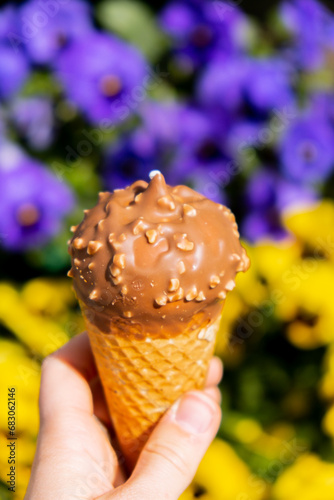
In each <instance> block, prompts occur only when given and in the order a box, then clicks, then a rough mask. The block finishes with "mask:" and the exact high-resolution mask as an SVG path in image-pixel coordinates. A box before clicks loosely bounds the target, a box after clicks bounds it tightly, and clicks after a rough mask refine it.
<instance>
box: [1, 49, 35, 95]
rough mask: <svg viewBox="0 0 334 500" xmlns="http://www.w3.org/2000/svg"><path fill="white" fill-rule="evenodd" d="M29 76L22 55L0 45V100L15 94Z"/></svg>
mask: <svg viewBox="0 0 334 500" xmlns="http://www.w3.org/2000/svg"><path fill="white" fill-rule="evenodd" d="M28 76H29V65H28V62H27V60H26V58H25V57H24V55H23V54H21V53H20V52H14V50H13V49H12V48H10V47H8V46H5V45H1V44H0V99H2V100H7V99H10V98H11V97H13V95H14V94H16V93H17V92H18V91H19V90H20V89H21V87H22V86H23V84H24V83H25V81H26V80H27V78H28Z"/></svg>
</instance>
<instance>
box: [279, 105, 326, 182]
mask: <svg viewBox="0 0 334 500" xmlns="http://www.w3.org/2000/svg"><path fill="white" fill-rule="evenodd" d="M278 152H279V156H280V161H281V166H282V170H283V172H284V174H285V175H286V176H287V178H289V179H291V180H294V181H299V182H311V183H312V182H323V181H325V180H326V179H327V178H328V177H329V175H330V174H331V173H332V172H333V168H334V129H333V126H332V125H331V124H330V123H329V122H328V120H327V119H326V118H324V117H323V116H320V115H319V114H317V113H316V114H314V115H312V114H308V115H305V116H300V117H299V118H297V119H295V120H294V121H293V122H292V123H291V125H290V126H289V127H288V128H287V129H286V131H285V133H284V134H283V136H282V138H281V141H280V143H279V145H278Z"/></svg>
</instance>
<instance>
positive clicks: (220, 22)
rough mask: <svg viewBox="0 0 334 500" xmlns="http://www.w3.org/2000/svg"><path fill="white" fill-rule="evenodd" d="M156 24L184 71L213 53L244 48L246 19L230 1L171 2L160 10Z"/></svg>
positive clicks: (229, 51)
mask: <svg viewBox="0 0 334 500" xmlns="http://www.w3.org/2000/svg"><path fill="white" fill-rule="evenodd" d="M160 21H161V26H162V28H163V29H164V30H165V31H166V32H167V33H168V34H169V35H170V37H171V38H172V40H173V48H174V50H175V53H176V55H177V60H178V62H179V64H180V66H181V67H182V66H183V67H184V68H185V69H187V68H189V69H192V68H193V67H194V66H195V67H197V66H199V65H200V64H202V63H205V62H207V61H208V60H210V58H212V57H213V56H215V55H217V54H221V53H222V54H228V55H229V54H233V53H235V52H238V51H240V50H242V49H243V48H244V47H245V45H246V39H247V21H246V18H245V16H244V15H243V14H242V12H241V11H240V10H239V9H238V8H236V7H235V6H234V5H232V4H231V3H230V2H223V1H218V2H204V1H201V0H183V1H182V0H179V1H174V2H171V3H169V4H168V5H167V7H165V9H164V10H163V11H162V13H161V17H160Z"/></svg>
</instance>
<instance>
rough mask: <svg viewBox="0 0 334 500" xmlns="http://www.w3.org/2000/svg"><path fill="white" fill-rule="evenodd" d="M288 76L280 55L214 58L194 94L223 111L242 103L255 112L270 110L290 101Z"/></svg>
mask: <svg viewBox="0 0 334 500" xmlns="http://www.w3.org/2000/svg"><path fill="white" fill-rule="evenodd" d="M291 76H292V72H291V70H290V68H289V67H288V65H287V64H286V63H285V62H284V61H282V60H280V59H275V58H267V59H250V58H246V57H244V56H241V57H238V56H236V57H233V58H218V59H214V60H212V61H211V63H209V64H208V66H207V68H206V69H205V70H204V73H203V74H202V77H201V78H200V79H199V81H198V85H197V97H198V100H199V101H200V102H201V103H203V104H204V105H205V106H208V107H211V108H216V107H218V108H220V109H221V110H223V111H224V112H226V111H228V112H235V111H238V110H241V108H242V106H245V105H248V106H250V107H252V108H253V109H255V110H256V111H257V112H261V113H262V112H268V111H269V112H270V111H273V110H274V109H275V108H282V107H283V106H286V105H290V104H291V103H292V102H293V92H292V88H291Z"/></svg>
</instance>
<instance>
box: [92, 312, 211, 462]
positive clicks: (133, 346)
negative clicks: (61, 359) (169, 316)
mask: <svg viewBox="0 0 334 500" xmlns="http://www.w3.org/2000/svg"><path fill="white" fill-rule="evenodd" d="M219 319H220V318H218V320H216V321H215V322H213V323H211V324H209V325H207V326H205V327H203V328H197V329H194V330H191V329H190V330H189V329H188V330H187V329H185V331H184V333H181V334H179V335H177V336H172V337H170V338H151V337H146V338H144V339H142V340H138V339H135V338H127V337H125V336H124V330H121V331H117V329H113V330H112V331H111V332H110V333H105V332H102V331H101V330H99V329H98V328H97V327H96V325H94V324H93V323H91V322H89V320H88V319H87V317H86V318H85V321H86V327H87V331H88V335H89V339H90V343H91V347H92V350H93V354H94V358H95V361H96V364H97V368H98V372H99V375H100V379H101V382H102V386H103V389H104V393H105V397H106V402H107V406H108V410H109V413H110V416H111V419H112V422H113V426H114V429H115V432H116V435H117V438H118V442H119V444H120V447H121V450H122V453H123V455H124V458H125V463H126V466H127V469H128V471H131V470H132V469H133V468H134V466H135V464H136V461H137V459H138V456H139V454H140V452H141V450H142V448H143V446H144V445H145V443H146V441H147V439H148V437H149V435H150V433H151V432H152V430H153V428H154V427H155V425H156V424H157V422H158V421H159V419H160V417H161V416H162V415H163V414H164V412H165V411H166V410H167V409H168V408H169V407H170V406H171V405H172V404H173V403H174V402H175V401H176V400H177V399H178V398H179V397H180V396H181V395H182V394H183V393H185V392H186V391H189V390H196V389H202V388H203V387H204V384H205V379H206V375H207V371H208V367H209V363H210V360H211V358H212V356H213V351H214V344H215V338H216V333H217V330H218V327H219Z"/></svg>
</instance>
